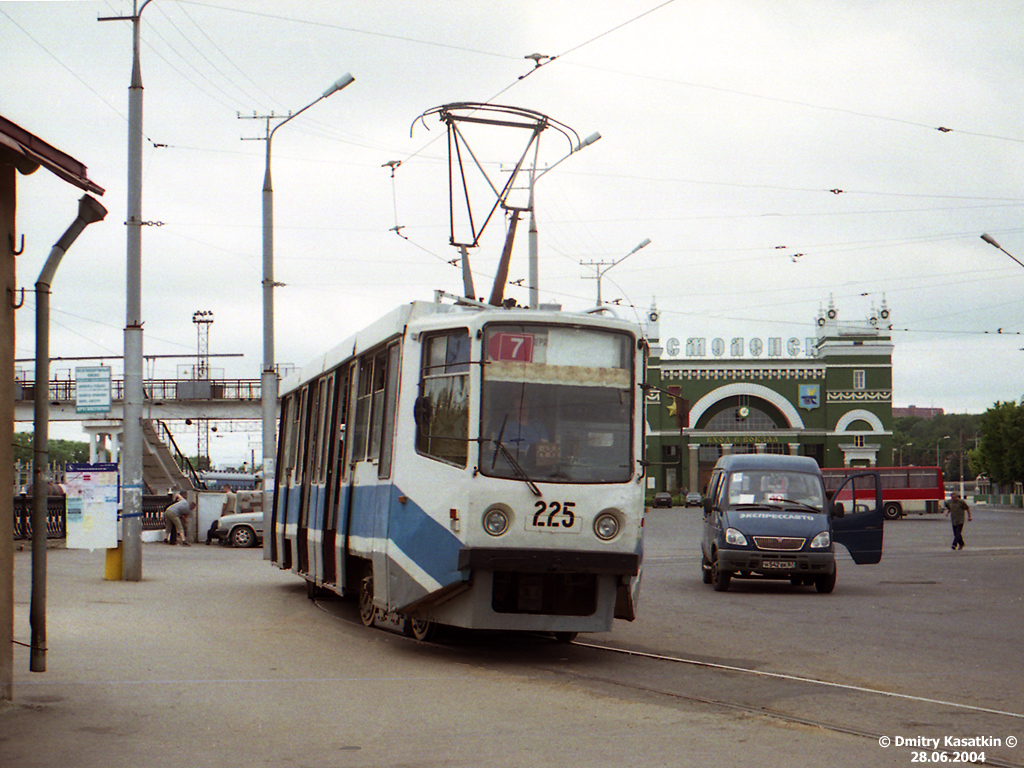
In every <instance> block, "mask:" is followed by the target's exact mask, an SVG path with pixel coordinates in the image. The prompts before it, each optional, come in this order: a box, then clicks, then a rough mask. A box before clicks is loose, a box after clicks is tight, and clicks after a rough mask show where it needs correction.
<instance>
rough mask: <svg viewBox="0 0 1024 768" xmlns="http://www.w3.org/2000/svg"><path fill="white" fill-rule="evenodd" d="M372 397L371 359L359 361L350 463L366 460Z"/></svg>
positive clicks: (364, 358)
mask: <svg viewBox="0 0 1024 768" xmlns="http://www.w3.org/2000/svg"><path fill="white" fill-rule="evenodd" d="M372 396H373V358H372V357H369V356H367V357H363V358H362V359H361V360H360V361H359V383H358V388H357V390H356V429H355V435H354V440H353V442H352V461H353V462H356V461H365V460H366V442H367V437H368V436H369V434H370V404H371V402H372Z"/></svg>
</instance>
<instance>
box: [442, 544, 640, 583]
mask: <svg viewBox="0 0 1024 768" xmlns="http://www.w3.org/2000/svg"><path fill="white" fill-rule="evenodd" d="M459 570H481V571H514V572H517V573H593V574H603V575H611V576H624V577H633V576H636V575H637V574H639V573H640V555H638V554H637V553H635V552H576V551H573V550H564V549H525V548H524V549H507V548H499V547H470V548H465V549H461V550H460V551H459Z"/></svg>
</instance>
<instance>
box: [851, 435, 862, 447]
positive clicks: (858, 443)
mask: <svg viewBox="0 0 1024 768" xmlns="http://www.w3.org/2000/svg"><path fill="white" fill-rule="evenodd" d="M853 447H854V448H863V447H864V435H854V437H853Z"/></svg>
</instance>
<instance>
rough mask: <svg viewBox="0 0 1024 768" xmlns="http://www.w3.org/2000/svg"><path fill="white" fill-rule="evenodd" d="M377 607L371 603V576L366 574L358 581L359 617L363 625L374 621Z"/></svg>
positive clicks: (368, 624) (365, 625)
mask: <svg viewBox="0 0 1024 768" xmlns="http://www.w3.org/2000/svg"><path fill="white" fill-rule="evenodd" d="M376 617H377V609H376V608H375V607H374V605H373V576H366V577H364V578H363V580H362V581H361V582H359V619H360V621H362V622H363V626H364V627H372V626H373V625H374V624H375V623H376Z"/></svg>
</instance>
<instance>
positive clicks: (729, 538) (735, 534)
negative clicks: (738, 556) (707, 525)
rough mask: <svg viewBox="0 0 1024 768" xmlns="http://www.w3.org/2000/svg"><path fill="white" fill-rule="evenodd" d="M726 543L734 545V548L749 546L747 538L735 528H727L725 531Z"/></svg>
mask: <svg viewBox="0 0 1024 768" xmlns="http://www.w3.org/2000/svg"><path fill="white" fill-rule="evenodd" d="M725 543H726V544H732V545H733V546H734V547H745V546H747V537H746V536H744V535H743V534H742V533H740V532H739V531H737V530H736V529H735V528H727V529H726V531H725Z"/></svg>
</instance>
